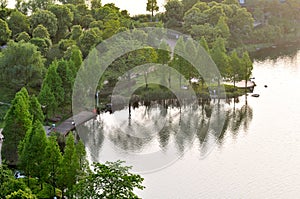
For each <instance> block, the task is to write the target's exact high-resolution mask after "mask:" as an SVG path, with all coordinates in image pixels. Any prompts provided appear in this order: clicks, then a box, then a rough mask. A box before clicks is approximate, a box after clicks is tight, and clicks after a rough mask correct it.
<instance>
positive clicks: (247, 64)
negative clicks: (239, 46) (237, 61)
mask: <svg viewBox="0 0 300 199" xmlns="http://www.w3.org/2000/svg"><path fill="white" fill-rule="evenodd" d="M241 67H242V70H243V73H244V80H245V87H246V88H247V83H248V80H249V78H250V75H251V72H252V70H253V63H252V61H251V59H250V57H249V54H248V52H244V53H243V57H242V65H241ZM246 91H247V90H246Z"/></svg>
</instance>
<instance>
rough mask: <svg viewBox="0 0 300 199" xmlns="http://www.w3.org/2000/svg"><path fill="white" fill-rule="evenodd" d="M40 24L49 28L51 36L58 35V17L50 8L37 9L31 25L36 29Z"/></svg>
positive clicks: (31, 19)
mask: <svg viewBox="0 0 300 199" xmlns="http://www.w3.org/2000/svg"><path fill="white" fill-rule="evenodd" d="M40 24H41V25H43V26H44V27H46V28H47V30H48V32H49V34H50V36H51V37H54V36H55V35H56V32H57V18H56V16H55V14H53V13H52V12H50V11H48V10H37V11H36V12H34V13H33V14H32V15H31V17H30V25H31V28H32V29H34V28H36V27H37V26H38V25H40Z"/></svg>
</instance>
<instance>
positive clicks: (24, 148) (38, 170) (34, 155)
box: [19, 120, 48, 186]
mask: <svg viewBox="0 0 300 199" xmlns="http://www.w3.org/2000/svg"><path fill="white" fill-rule="evenodd" d="M46 147H47V138H46V132H45V130H44V127H43V125H42V123H41V122H40V121H39V120H36V121H35V122H34V124H33V126H32V128H30V129H29V130H28V131H27V132H26V137H25V139H24V140H23V141H22V142H21V143H20V146H19V154H20V157H19V163H20V166H21V168H23V170H24V171H25V172H26V175H27V176H32V177H37V178H38V179H39V181H40V184H41V186H42V183H43V181H44V180H45V177H46V176H47V175H48V173H47V170H46V169H45V166H46V165H45V164H44V163H43V161H45V150H46Z"/></svg>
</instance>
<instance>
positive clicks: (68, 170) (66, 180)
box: [58, 133, 80, 195]
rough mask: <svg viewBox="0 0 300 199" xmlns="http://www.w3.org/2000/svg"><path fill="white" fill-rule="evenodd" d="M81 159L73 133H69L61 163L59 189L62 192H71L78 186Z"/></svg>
mask: <svg viewBox="0 0 300 199" xmlns="http://www.w3.org/2000/svg"><path fill="white" fill-rule="evenodd" d="M79 169H80V165H79V157H78V154H77V152H76V148H75V140H74V136H73V134H72V133H69V134H68V136H67V140H66V146H65V149H64V154H63V157H62V162H61V170H60V174H59V177H58V187H59V188H60V189H61V190H62V192H63V195H64V190H67V191H71V190H72V187H73V185H75V184H76V180H77V179H76V178H77V174H78V172H79Z"/></svg>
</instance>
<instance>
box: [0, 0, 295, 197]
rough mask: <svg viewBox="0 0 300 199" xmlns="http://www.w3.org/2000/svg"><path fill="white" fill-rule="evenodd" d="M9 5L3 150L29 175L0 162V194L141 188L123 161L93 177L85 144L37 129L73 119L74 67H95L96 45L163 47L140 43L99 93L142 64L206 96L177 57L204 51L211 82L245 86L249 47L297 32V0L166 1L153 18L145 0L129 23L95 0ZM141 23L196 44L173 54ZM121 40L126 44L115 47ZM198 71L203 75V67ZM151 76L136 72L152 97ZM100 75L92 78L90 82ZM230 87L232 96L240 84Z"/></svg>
mask: <svg viewBox="0 0 300 199" xmlns="http://www.w3.org/2000/svg"><path fill="white" fill-rule="evenodd" d="M5 2H6V1H0V47H1V51H0V71H1V74H0V89H2V87H3V88H5V89H8V90H10V91H11V93H13V94H14V93H16V94H15V97H14V98H13V97H10V99H6V101H7V102H8V103H9V102H10V103H11V105H10V107H9V108H7V109H8V111H7V113H6V116H5V117H4V123H3V127H4V128H3V132H2V133H3V135H4V136H5V142H4V143H3V148H2V153H3V157H4V158H5V161H6V162H7V163H8V164H9V165H15V166H17V167H18V168H19V169H21V170H22V171H24V172H25V175H26V176H28V178H24V179H15V178H13V174H12V172H11V171H10V170H9V169H7V168H5V167H4V166H0V190H1V192H0V198H4V197H7V198H36V197H38V198H47V197H53V196H54V195H59V196H63V195H67V196H68V197H69V198H72V197H75V196H76V197H79V198H94V197H97V198H137V196H136V195H135V194H134V192H133V189H134V188H138V189H143V188H144V187H143V186H142V185H141V183H142V181H143V178H141V177H140V176H139V175H135V174H131V173H129V169H130V167H127V166H122V164H121V163H122V162H116V163H106V164H99V163H95V164H94V165H93V167H94V171H93V172H92V171H90V170H89V169H88V166H87V163H86V161H85V150H84V145H83V143H81V142H80V141H79V142H77V141H76V140H75V139H74V137H73V135H72V134H71V133H70V134H69V136H68V137H67V138H66V142H65V146H59V145H58V140H59V139H61V137H57V136H50V137H47V136H46V133H45V130H44V128H43V125H44V124H48V121H49V120H51V119H53V118H54V117H56V116H68V115H69V114H71V111H72V108H71V105H72V102H71V96H72V93H73V84H74V80H75V78H76V73H77V71H78V70H79V68H80V67H83V69H84V70H88V69H89V68H88V67H92V66H97V65H100V64H99V60H97V58H96V57H97V52H96V51H92V49H93V48H94V47H95V46H96V45H98V44H99V43H101V42H103V41H104V40H106V39H108V38H110V37H112V36H113V35H115V34H117V33H119V32H123V31H128V32H130V33H132V34H133V35H134V37H135V38H137V40H139V41H137V44H142V42H145V41H152V42H160V45H159V46H160V47H159V49H154V48H152V47H145V48H142V49H139V50H135V51H132V52H128V53H125V54H123V55H122V56H120V57H119V58H117V59H116V60H114V61H113V62H112V63H111V64H110V66H109V68H108V69H107V71H106V72H105V74H104V75H103V78H102V79H101V80H100V82H99V85H98V88H97V89H102V90H101V91H102V92H103V93H105V95H106V96H109V94H110V93H109V92H111V89H112V88H113V87H114V86H115V84H116V83H117V82H118V81H119V78H120V77H121V76H122V75H124V74H125V75H126V77H128V79H130V78H131V75H132V74H130V72H128V71H130V70H131V69H133V68H134V67H135V66H139V65H143V64H147V63H159V64H161V65H169V66H171V67H172V68H173V69H176V70H177V71H178V72H180V73H181V74H182V75H183V77H184V78H186V79H187V80H191V79H192V78H198V79H199V80H200V81H201V86H200V85H198V87H197V88H196V91H199V93H201V94H203V93H204V90H205V89H204V88H206V90H207V87H208V85H204V84H205V81H204V77H203V75H201V74H199V73H198V71H196V70H195V69H194V67H193V65H192V63H189V62H187V61H186V60H185V59H183V58H182V57H181V56H180V55H179V54H180V53H182V54H184V55H186V56H187V57H189V58H190V60H193V61H194V62H197V59H200V58H199V57H198V56H197V55H198V54H197V53H199V49H200V47H202V48H203V49H204V50H205V51H206V52H207V53H208V54H209V55H210V56H211V58H212V59H213V61H214V62H215V64H216V66H217V67H218V69H219V71H220V73H221V76H222V77H219V76H218V77H216V76H211V77H210V78H211V79H214V78H217V81H218V84H219V83H220V81H221V80H222V79H223V80H228V81H232V82H233V83H234V84H235V83H236V82H237V81H240V80H248V79H249V77H250V75H251V71H252V68H253V66H252V61H251V59H250V57H249V54H248V52H247V50H246V49H247V48H248V47H249V46H251V45H258V44H261V43H264V44H265V43H267V44H269V45H273V44H274V43H281V42H289V41H294V40H295V39H297V38H299V33H300V28H299V27H300V17H299V16H300V15H299V14H298V12H299V9H300V1H298V0H285V1H278V0H269V1H265V0H252V1H249V2H248V1H247V3H246V4H245V5H243V6H242V5H240V4H239V3H238V1H237V0H223V1H221V0H218V1H210V0H182V1H180V0H169V1H167V3H166V5H165V9H166V11H165V12H164V13H158V14H157V15H156V16H155V13H156V12H158V10H159V7H158V5H157V1H156V0H148V1H147V4H146V5H145V6H146V9H147V11H149V12H151V15H139V16H134V17H130V15H129V13H128V12H127V11H125V10H120V9H119V8H118V7H116V6H115V5H114V4H106V5H102V4H101V0H92V1H91V2H90V5H89V4H87V3H86V2H85V1H84V0H60V1H59V2H60V3H55V1H53V0H29V1H25V0H17V1H16V6H15V9H9V8H7V3H5ZM154 17H155V20H154ZM147 26H151V27H163V26H164V27H166V28H170V29H175V30H178V31H181V32H184V33H186V34H190V35H191V36H192V38H193V39H194V40H195V41H197V42H198V43H197V44H195V43H194V42H192V40H191V39H186V38H183V37H179V38H178V39H177V40H176V41H174V44H175V54H171V53H170V49H171V47H170V46H169V45H168V43H167V42H166V41H164V40H161V38H160V39H157V38H155V34H156V33H149V34H146V32H144V31H142V30H139V29H136V28H139V27H147ZM155 39H157V40H155ZM175 42H176V43H175ZM122 44H126V42H125V41H119V46H121V47H122ZM119 46H117V47H119ZM202 48H201V49H202ZM88 55H89V56H91V57H93V56H94V57H95V59H93V60H95V61H94V62H93V63H91V62H90V63H85V62H83V60H84V59H85V58H86V57H87V56H88ZM201 70H202V71H201V72H202V74H204V75H207V74H209V69H208V68H205V66H203V67H202V68H201ZM148 72H149V71H148V69H145V70H144V71H142V73H141V74H139V75H141V78H140V79H138V81H144V84H145V87H146V90H147V89H148V91H150V90H151V89H149V88H148V87H149V85H148V78H149V77H148ZM170 73H171V71H170V70H169V71H162V76H161V79H160V82H161V84H163V85H168V86H169V87H171V83H172V81H173V80H172V79H171V75H170ZM96 75H97V74H94V73H93V74H92V73H91V72H90V73H88V74H87V77H86V81H87V83H88V81H89V79H93V77H95V76H96ZM181 78H182V77H181V76H180V80H179V85H178V88H181V86H182V84H183V82H182V79H181ZM82 81H83V80H82ZM132 82H134V81H132ZM176 86H177V85H176ZM126 87H128V85H123V87H122V88H126ZM157 89H159V87H157ZM230 89H231V90H232V92H233V93H234V92H235V89H236V88H235V87H230ZM161 90H162V92H165V90H163V89H161ZM206 90H205V92H206ZM207 92H208V91H207ZM157 93H160V90H159V92H157ZM165 93H166V92H165ZM75 94H76V93H75ZM206 94H207V93H206ZM2 97H3V96H0V101H2V100H3V99H2ZM9 100H11V101H9ZM76 100H83V99H76Z"/></svg>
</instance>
